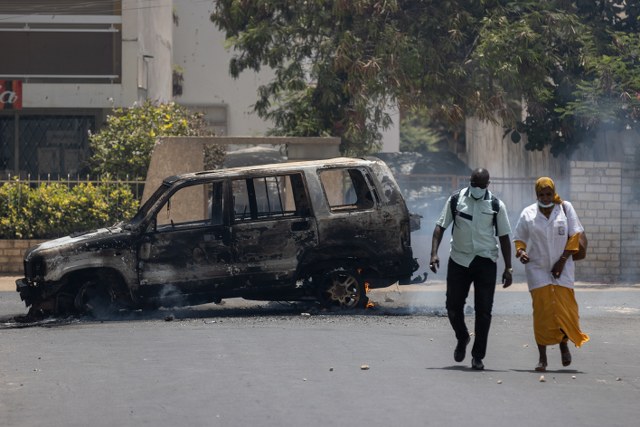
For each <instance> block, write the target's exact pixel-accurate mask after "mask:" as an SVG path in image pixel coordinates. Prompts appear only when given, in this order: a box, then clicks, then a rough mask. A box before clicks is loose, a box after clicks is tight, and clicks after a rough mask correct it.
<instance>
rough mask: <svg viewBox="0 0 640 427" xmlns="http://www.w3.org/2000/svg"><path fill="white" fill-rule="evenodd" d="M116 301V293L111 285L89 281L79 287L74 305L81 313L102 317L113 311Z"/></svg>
mask: <svg viewBox="0 0 640 427" xmlns="http://www.w3.org/2000/svg"><path fill="white" fill-rule="evenodd" d="M114 301H115V295H114V293H113V291H112V289H111V287H110V286H108V285H101V284H99V283H96V282H94V281H87V282H85V283H83V284H82V285H81V286H80V288H79V289H78V293H77V294H76V297H75V300H74V306H75V308H76V310H77V311H78V313H80V314H89V315H92V316H94V317H97V318H100V317H105V316H107V315H108V314H110V313H111V311H112V308H113V303H114Z"/></svg>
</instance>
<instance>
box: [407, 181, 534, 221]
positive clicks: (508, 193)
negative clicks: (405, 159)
mask: <svg viewBox="0 0 640 427" xmlns="http://www.w3.org/2000/svg"><path fill="white" fill-rule="evenodd" d="M536 179H537V178H531V177H522V178H500V177H491V181H490V184H489V189H490V190H491V192H492V193H493V194H495V195H496V197H498V198H499V199H500V200H502V201H503V202H504V203H505V205H506V206H507V212H509V217H510V219H512V220H515V219H517V217H518V215H519V214H520V212H521V211H522V209H523V208H524V207H526V206H528V205H530V204H531V203H533V202H534V201H535V194H534V184H535V181H536ZM396 180H397V181H398V185H400V188H402V191H403V194H404V197H405V199H406V200H407V204H408V205H409V210H411V211H412V212H414V213H419V214H421V215H422V216H423V217H425V218H429V219H431V218H434V217H436V216H437V215H439V214H440V211H441V210H442V208H443V206H444V203H445V201H446V199H447V198H448V197H449V196H450V195H451V193H453V192H454V191H456V190H458V189H460V188H464V187H466V186H467V185H469V176H459V175H426V174H425V175H423V174H411V175H396Z"/></svg>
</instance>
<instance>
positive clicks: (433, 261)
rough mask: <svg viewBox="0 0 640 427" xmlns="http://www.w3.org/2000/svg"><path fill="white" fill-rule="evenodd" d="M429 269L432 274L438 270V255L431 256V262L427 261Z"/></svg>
mask: <svg viewBox="0 0 640 427" xmlns="http://www.w3.org/2000/svg"><path fill="white" fill-rule="evenodd" d="M429 268H430V269H431V271H433V272H434V273H437V272H438V268H440V258H438V255H431V261H429Z"/></svg>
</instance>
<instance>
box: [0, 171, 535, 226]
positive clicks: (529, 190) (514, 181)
mask: <svg viewBox="0 0 640 427" xmlns="http://www.w3.org/2000/svg"><path fill="white" fill-rule="evenodd" d="M396 179H397V181H398V184H399V185H400V188H401V189H402V191H403V194H404V197H405V199H406V200H407V204H408V205H409V209H410V210H411V211H412V212H415V213H420V214H421V215H423V216H425V217H426V216H429V217H433V216H434V215H437V214H439V213H440V210H441V209H442V207H443V205H444V202H445V201H446V199H447V197H449V195H450V194H451V193H453V192H454V191H456V190H458V189H460V188H463V187H466V186H467V185H468V183H469V177H468V176H459V175H426V174H410V175H403V174H400V175H396ZM535 180H536V178H500V177H492V178H491V183H490V184H489V188H490V190H491V191H492V192H493V193H494V194H495V195H496V196H497V197H498V198H499V199H501V200H502V201H503V202H504V203H505V205H506V206H507V209H508V212H509V216H510V217H512V218H515V217H517V215H518V214H519V213H520V211H521V210H522V209H523V208H524V207H525V206H527V205H529V204H531V203H533V201H534V200H535V195H534V190H533V185H534V183H535ZM12 182H13V183H15V182H20V183H26V184H28V185H30V186H32V187H36V186H39V185H42V184H49V183H58V184H65V185H68V186H70V187H71V186H74V185H78V184H93V185H101V184H106V185H108V184H126V185H129V186H130V187H131V191H132V193H133V194H134V195H135V197H136V198H137V199H138V200H141V199H142V195H143V192H144V185H145V181H143V180H131V179H129V177H125V179H110V178H107V179H105V178H101V177H91V176H88V175H87V176H80V175H75V176H71V175H67V177H66V178H65V179H61V178H56V177H52V176H51V175H36V176H31V175H27V176H26V177H19V176H17V175H12V174H6V175H3V176H0V185H2V184H5V183H12Z"/></svg>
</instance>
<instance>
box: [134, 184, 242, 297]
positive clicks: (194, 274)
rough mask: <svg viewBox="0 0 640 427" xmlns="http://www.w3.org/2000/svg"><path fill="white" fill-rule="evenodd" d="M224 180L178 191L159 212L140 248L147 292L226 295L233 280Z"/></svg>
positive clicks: (140, 263)
mask: <svg viewBox="0 0 640 427" xmlns="http://www.w3.org/2000/svg"><path fill="white" fill-rule="evenodd" d="M224 205H225V197H224V182H223V181H222V180H220V181H216V182H208V183H203V184H196V185H189V186H185V187H182V188H180V189H178V190H177V191H175V192H174V193H173V194H172V195H171V197H169V198H168V200H167V201H166V202H165V203H164V205H163V206H162V207H161V208H160V209H159V210H158V211H157V213H156V216H155V220H154V221H153V226H152V227H150V228H149V229H148V230H147V232H145V233H144V234H143V235H142V237H141V242H140V246H139V256H138V257H139V260H140V261H139V277H140V288H141V291H142V293H144V294H155V295H156V296H162V295H161V294H162V293H172V292H177V293H222V292H223V291H224V290H225V289H227V288H228V286H229V284H230V281H231V276H232V274H231V267H232V264H231V263H232V254H231V246H230V229H229V226H228V220H226V219H225V215H224Z"/></svg>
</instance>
